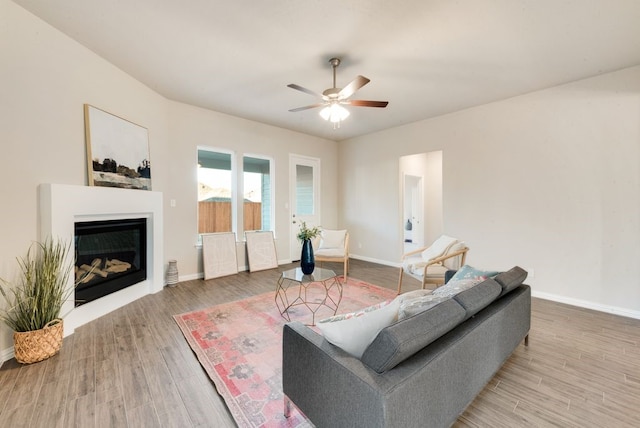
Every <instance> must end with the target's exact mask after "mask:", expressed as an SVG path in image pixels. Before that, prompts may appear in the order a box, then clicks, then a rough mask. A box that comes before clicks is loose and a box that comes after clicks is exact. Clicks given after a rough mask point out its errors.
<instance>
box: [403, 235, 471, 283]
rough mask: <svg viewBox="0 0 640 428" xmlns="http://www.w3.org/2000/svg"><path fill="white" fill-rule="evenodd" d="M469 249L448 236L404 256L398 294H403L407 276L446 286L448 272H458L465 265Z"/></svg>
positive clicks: (422, 281)
mask: <svg viewBox="0 0 640 428" xmlns="http://www.w3.org/2000/svg"><path fill="white" fill-rule="evenodd" d="M467 251H469V248H468V247H467V246H466V244H465V243H464V242H462V241H459V240H457V239H456V238H452V237H450V236H447V235H442V236H441V237H439V238H438V239H436V240H435V241H434V242H433V244H431V246H429V247H423V248H419V249H417V250H414V251H411V252H409V253H406V254H404V255H403V256H402V267H400V277H399V278H398V294H400V293H401V292H402V277H403V276H404V274H405V273H406V274H407V275H409V276H411V277H413V278H415V279H417V280H418V281H420V282H421V283H422V288H423V289H424V288H425V285H426V284H434V285H436V287H437V286H439V285H442V284H444V274H445V273H446V272H447V270H457V269H460V267H462V266H463V265H464V262H465V259H466V257H467Z"/></svg>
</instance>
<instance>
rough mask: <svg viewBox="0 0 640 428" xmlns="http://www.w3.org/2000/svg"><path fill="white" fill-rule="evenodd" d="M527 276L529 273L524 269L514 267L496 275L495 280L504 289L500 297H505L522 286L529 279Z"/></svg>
mask: <svg viewBox="0 0 640 428" xmlns="http://www.w3.org/2000/svg"><path fill="white" fill-rule="evenodd" d="M527 275H528V273H527V271H526V270H524V269H522V268H521V267H520V266H514V267H512V268H511V269H509V270H508V271H506V272H502V273H499V274H498V275H496V277H495V280H496V281H497V282H498V284H500V286H501V287H502V292H501V293H500V296H501V297H502V296H504V295H505V294H507V293H508V292H510V291H511V290H513V289H514V288H516V287H518V286H519V285H520V284H522V283H523V282H524V280H525V279H527Z"/></svg>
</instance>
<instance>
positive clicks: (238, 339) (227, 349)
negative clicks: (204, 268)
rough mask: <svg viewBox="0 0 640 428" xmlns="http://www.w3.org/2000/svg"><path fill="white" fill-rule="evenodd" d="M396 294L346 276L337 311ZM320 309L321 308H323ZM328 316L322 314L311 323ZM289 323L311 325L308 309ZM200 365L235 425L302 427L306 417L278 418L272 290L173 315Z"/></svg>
mask: <svg viewBox="0 0 640 428" xmlns="http://www.w3.org/2000/svg"><path fill="white" fill-rule="evenodd" d="M395 296H396V293H395V292H393V291H391V290H388V289H385V288H380V287H377V286H375V285H371V284H367V283H366V282H362V281H358V280H356V279H352V278H349V280H348V282H347V284H345V285H344V288H343V295H342V301H341V302H340V306H339V308H338V312H337V313H339V314H340V313H346V312H352V311H355V310H357V309H361V308H364V307H367V306H371V305H374V304H376V303H379V302H381V301H384V300H390V299H393V298H394V297H395ZM323 309H324V308H323ZM325 315H326V316H330V315H333V312H329V311H328V310H327V312H326V314H323V313H322V312H321V311H319V312H318V314H316V320H320V319H322V318H324V317H325ZM290 316H291V320H292V321H293V320H295V321H301V322H303V323H310V322H311V321H310V320H311V316H310V312H309V310H308V309H307V308H306V307H304V306H297V307H294V308H292V310H291V311H290ZM174 319H175V320H176V322H177V323H178V326H179V327H180V329H181V330H182V333H183V334H184V337H185V338H186V339H187V342H188V343H189V345H190V346H191V349H193V351H194V352H195V354H196V356H197V357H198V360H199V361H200V364H202V366H203V367H204V368H205V370H206V371H207V373H208V374H209V377H210V378H211V380H212V381H213V382H214V384H215V385H216V388H217V389H218V392H219V393H220V395H221V396H222V397H223V398H224V400H225V402H226V403H227V406H228V407H229V410H230V411H231V414H232V415H233V417H234V419H235V420H236V422H237V423H238V425H239V426H240V427H301V426H309V425H310V424H309V422H308V421H307V419H306V418H305V417H304V416H303V415H301V414H300V413H299V412H298V411H297V410H294V409H292V411H291V416H290V417H289V418H285V417H284V415H283V410H284V403H283V396H282V327H283V326H284V324H285V323H286V322H287V321H286V320H285V319H284V318H282V316H281V315H280V312H279V311H278V308H277V307H276V303H275V286H274V291H273V292H270V293H265V294H260V295H258V296H253V297H250V298H248V299H245V300H239V301H236V302H231V303H225V304H222V305H218V306H214V307H211V308H207V309H203V310H199V311H194V312H189V313H186V314H181V315H175V316H174Z"/></svg>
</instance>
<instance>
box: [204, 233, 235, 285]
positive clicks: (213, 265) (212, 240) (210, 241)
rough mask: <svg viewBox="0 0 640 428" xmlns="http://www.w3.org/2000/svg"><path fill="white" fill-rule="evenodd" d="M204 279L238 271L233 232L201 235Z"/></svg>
mask: <svg viewBox="0 0 640 428" xmlns="http://www.w3.org/2000/svg"><path fill="white" fill-rule="evenodd" d="M202 263H203V265H204V279H211V278H218V277H221V276H226V275H232V274H234V273H238V256H237V254H236V234H235V233H233V232H225V233H207V234H204V235H202Z"/></svg>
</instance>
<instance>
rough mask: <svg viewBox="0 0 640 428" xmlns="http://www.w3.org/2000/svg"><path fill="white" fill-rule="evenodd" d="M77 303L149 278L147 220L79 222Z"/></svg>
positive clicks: (76, 225)
mask: <svg viewBox="0 0 640 428" xmlns="http://www.w3.org/2000/svg"><path fill="white" fill-rule="evenodd" d="M74 241H75V256H76V266H75V279H76V282H77V285H76V288H75V305H76V306H80V305H83V304H85V303H88V302H91V301H93V300H96V299H98V298H100V297H103V296H106V295H108V294H111V293H114V292H116V291H118V290H122V289H123V288H126V287H129V286H131V285H134V284H137V283H139V282H141V281H144V280H145V279H147V219H146V218H134V219H121V220H103V221H87V222H76V223H75V239H74Z"/></svg>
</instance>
